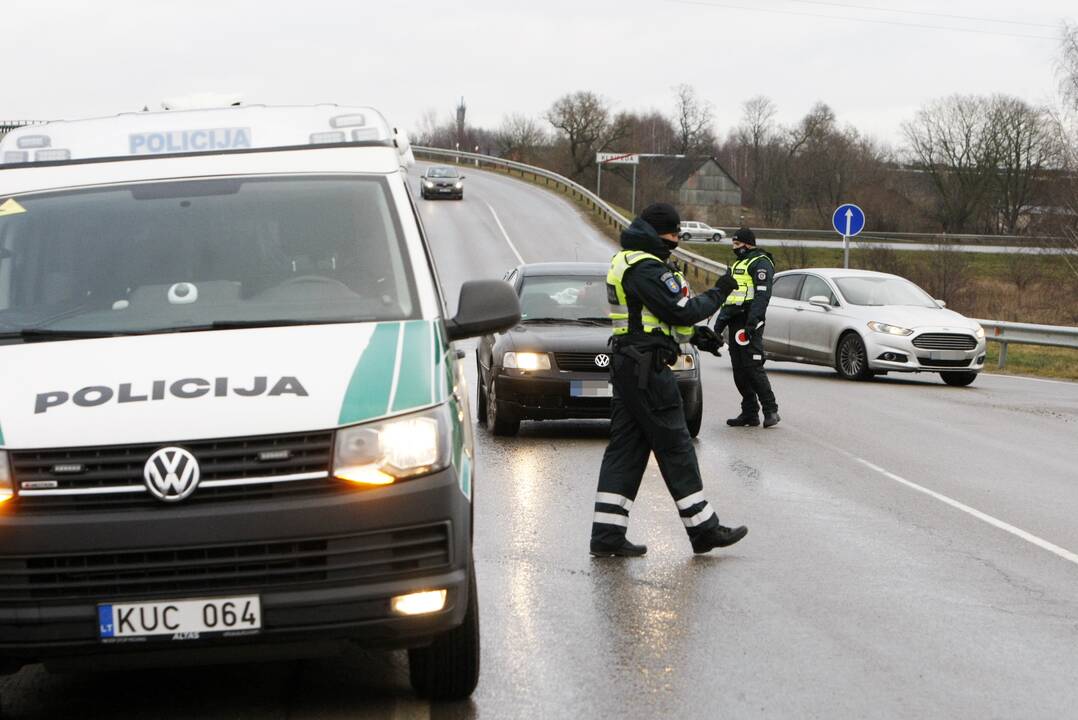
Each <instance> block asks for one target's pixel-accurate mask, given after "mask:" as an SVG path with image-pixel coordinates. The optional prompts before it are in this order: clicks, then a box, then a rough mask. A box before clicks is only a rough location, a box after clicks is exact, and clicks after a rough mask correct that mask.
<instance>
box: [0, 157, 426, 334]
mask: <svg viewBox="0 0 1078 720" xmlns="http://www.w3.org/2000/svg"><path fill="white" fill-rule="evenodd" d="M3 200H7V198H4V199H3ZM14 200H15V202H16V203H17V204H18V206H19V207H20V208H22V212H18V213H15V214H8V215H5V216H3V217H0V334H7V335H10V334H12V333H13V332H19V331H23V334H25V331H26V330H32V331H41V330H48V331H50V332H51V331H69V332H87V333H93V332H102V333H124V332H156V331H168V330H180V329H185V328H189V327H200V326H207V325H210V326H212V325H214V324H221V325H240V326H242V325H243V324H251V325H272V324H277V323H280V324H296V323H303V322H353V321H363V320H397V319H405V318H410V317H413V316H414V314H415V312H416V311H417V307H418V306H417V300H416V295H415V290H414V286H413V282H412V279H411V273H410V272H409V271H408V267H407V264H406V262H405V256H404V250H403V247H402V240H401V238H402V232H401V228H400V227H399V223H398V219H397V218H396V215H395V213H394V212H393V211H392V205H391V200H390V195H389V187H388V184H387V182H386V181H385V179H383V178H377V177H353V178H347V179H341V178H340V177H335V178H312V177H303V178H296V177H273V178H222V179H210V180H191V181H169V182H153V183H140V184H132V185H120V186H111V187H107V188H101V189H97V188H95V189H81V190H73V191H63V192H49V193H37V194H30V195H23V196H16V197H15V198H14Z"/></svg>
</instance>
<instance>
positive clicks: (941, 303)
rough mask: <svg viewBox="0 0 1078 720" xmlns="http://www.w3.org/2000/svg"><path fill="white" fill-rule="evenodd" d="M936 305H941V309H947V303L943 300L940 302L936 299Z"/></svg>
mask: <svg viewBox="0 0 1078 720" xmlns="http://www.w3.org/2000/svg"><path fill="white" fill-rule="evenodd" d="M936 304H937V305H939V306H940V307H941V308H945V307H947V303H945V302H944V301H943V300H940V299H939V298H936Z"/></svg>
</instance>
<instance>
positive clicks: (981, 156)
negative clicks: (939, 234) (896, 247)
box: [902, 95, 996, 232]
mask: <svg viewBox="0 0 1078 720" xmlns="http://www.w3.org/2000/svg"><path fill="white" fill-rule="evenodd" d="M991 125H992V124H991V122H990V118H989V111H988V100H987V99H985V98H982V97H975V96H968V95H953V96H951V97H948V98H944V99H942V100H935V101H933V102H930V103H929V104H928V105H926V106H925V107H924V108H922V109H921V110H920V111H918V113H917V115H916V117H915V118H914V119H913V120H911V121H909V122H907V123H905V124H904V125H903V128H902V129H903V132H904V134H905V136H906V140H907V141H908V143H909V152H910V154H911V156H912V158H913V161H914V163H915V164H916V165H917V166H919V167H920V169H921V170H923V171H924V172H925V173H927V174H928V177H929V178H930V179H931V181H932V185H933V188H934V189H935V192H936V200H937V208H936V213H935V214H936V218H937V220H939V222H940V224H941V225H942V226H943V229H944V230H945V231H947V232H963V231H964V230H966V229H967V227H968V226H969V225H970V224H971V223H972V222H973V220H974V218H975V216H976V215H977V213H978V212H979V211H980V210H981V209H982V206H983V203H984V201H985V198H986V195H987V194H988V191H989V189H990V187H991V185H992V181H993V176H994V174H995V165H996V158H995V157H994V152H995V149H996V142H995V140H994V138H993V137H992V126H991Z"/></svg>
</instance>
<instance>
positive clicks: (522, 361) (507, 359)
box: [502, 352, 550, 370]
mask: <svg viewBox="0 0 1078 720" xmlns="http://www.w3.org/2000/svg"><path fill="white" fill-rule="evenodd" d="M502 367H507V368H513V369H516V370H549V369H550V356H549V355H547V354H546V353H533V352H507V353H506V354H505V355H503V356H502Z"/></svg>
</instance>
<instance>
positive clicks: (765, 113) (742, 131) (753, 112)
mask: <svg viewBox="0 0 1078 720" xmlns="http://www.w3.org/2000/svg"><path fill="white" fill-rule="evenodd" d="M742 108H743V109H742V114H741V123H740V124H739V125H738V126H737V128H736V129H735V130H734V134H733V140H734V143H735V145H737V146H738V147H737V149H736V150H735V151H734V155H735V157H734V162H733V163H732V165H733V167H734V173H735V174H736V175H737V176H738V177H739V178H740V179H741V181H742V186H743V187H744V188H745V189H746V190H747V191H748V192H747V193H746V197H745V201H746V202H749V203H755V202H756V198H757V197H758V194H759V189H760V174H761V169H762V166H763V155H764V151H765V147H766V146H767V145H768V144H769V143H770V142H771V141H772V138H773V137H774V135H775V131H776V128H775V115H776V114H778V108H776V107H775V103H774V102H772V101H771V98H769V97H766V96H764V95H757V96H756V97H753V98H750V99H748V100H746V101H745V103H744V105H743V106H742Z"/></svg>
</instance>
